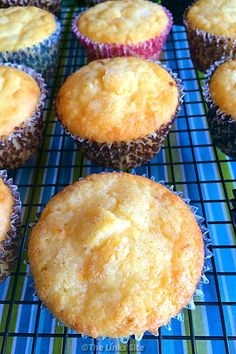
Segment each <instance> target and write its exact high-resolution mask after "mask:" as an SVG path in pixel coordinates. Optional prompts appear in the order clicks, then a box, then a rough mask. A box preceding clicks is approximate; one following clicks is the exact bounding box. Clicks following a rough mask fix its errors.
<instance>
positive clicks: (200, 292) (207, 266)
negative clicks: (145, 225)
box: [27, 171, 213, 345]
mask: <svg viewBox="0 0 236 354" xmlns="http://www.w3.org/2000/svg"><path fill="white" fill-rule="evenodd" d="M101 173H104V172H101ZM113 173H116V172H115V171H113ZM133 174H135V173H133ZM143 177H147V176H146V175H145V174H144V175H143ZM83 179H84V178H83V177H81V178H79V180H83ZM151 179H152V180H153V181H155V178H154V177H151ZM158 183H160V184H162V185H163V186H165V187H166V188H168V189H169V190H170V191H171V192H172V193H174V194H176V195H178V196H179V197H180V198H181V199H182V200H183V201H184V202H185V203H186V204H187V205H188V206H189V208H190V210H191V211H192V213H193V214H194V216H195V219H196V221H197V223H198V225H199V227H200V229H201V232H202V237H203V242H204V264H203V268H202V274H201V278H200V280H199V283H198V285H197V287H196V290H195V292H194V294H193V297H192V299H191V300H190V301H189V303H188V305H187V306H186V307H185V308H186V309H188V310H195V308H196V306H195V304H194V297H200V298H203V297H204V296H205V295H204V292H203V290H202V287H203V285H204V284H209V280H208V278H207V277H206V274H205V273H206V272H208V271H210V270H211V269H212V265H211V261H210V258H211V257H212V256H213V254H212V252H211V251H210V249H209V248H210V247H211V245H212V242H211V240H210V238H209V236H208V232H209V230H208V228H207V227H205V226H204V222H205V219H204V218H203V217H201V216H199V215H198V214H197V211H198V208H197V207H195V206H192V205H190V199H189V198H184V197H183V192H175V191H174V186H168V185H167V184H166V182H165V181H159V182H158ZM40 214H41V212H40V213H38V214H37V220H36V222H35V223H34V224H31V225H30V226H31V227H32V228H33V226H34V225H36V223H37V221H38V219H39V217H40ZM27 276H28V277H29V278H30V287H31V288H32V289H33V296H34V297H36V298H38V296H37V292H36V290H35V285H34V279H33V275H32V273H31V270H30V265H29V263H28V267H27ZM41 307H42V308H44V309H47V307H46V306H45V305H44V304H43V303H42V305H41ZM183 310H184V308H183V309H182V310H181V311H180V313H179V314H177V315H176V316H175V317H172V319H176V320H178V321H183V320H184V314H183ZM51 316H52V318H55V317H54V316H53V314H52V313H51ZM58 325H63V323H61V322H60V321H58ZM164 326H165V327H166V328H167V329H168V330H171V328H172V327H171V321H170V322H169V323H167V324H166V325H164ZM158 331H159V329H157V331H156V332H155V333H152V334H153V335H156V336H158ZM75 333H76V332H75ZM81 337H82V338H84V339H85V338H89V337H88V336H87V335H86V334H83V333H81ZM134 337H135V339H136V341H141V340H142V337H143V334H142V335H141V336H140V335H136V334H135V335H134ZM105 338H106V337H97V338H96V339H97V340H99V341H102V340H103V339H105ZM108 339H110V340H111V341H118V345H119V342H120V343H123V344H126V343H127V342H128V340H129V339H130V336H129V337H120V338H108ZM116 343H117V342H116Z"/></svg>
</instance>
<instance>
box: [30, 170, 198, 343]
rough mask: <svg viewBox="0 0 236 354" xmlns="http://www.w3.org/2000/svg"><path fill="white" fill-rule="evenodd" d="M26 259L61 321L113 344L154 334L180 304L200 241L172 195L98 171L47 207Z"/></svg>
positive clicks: (192, 286)
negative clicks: (115, 339)
mask: <svg viewBox="0 0 236 354" xmlns="http://www.w3.org/2000/svg"><path fill="white" fill-rule="evenodd" d="M58 220H60V224H58ZM29 261H30V266H31V271H32V273H33V277H34V281H35V287H36V291H37V294H38V295H39V297H40V298H41V300H42V301H43V302H44V304H45V305H46V306H47V307H48V308H49V309H50V310H51V311H52V313H53V314H54V315H55V316H56V317H57V318H58V319H59V320H60V321H62V322H63V323H64V324H66V325H67V326H69V327H71V328H73V329H74V330H76V331H77V332H79V333H84V334H86V335H89V336H92V337H98V336H105V337H111V338H117V337H127V336H129V335H131V334H137V335H141V334H142V333H143V332H145V331H150V332H155V333H156V332H157V329H158V328H159V327H160V326H162V325H164V324H166V323H167V322H168V321H169V320H170V319H171V318H172V317H174V316H176V315H177V314H178V313H179V312H180V310H181V309H182V308H183V307H184V306H186V305H187V304H188V302H189V301H190V299H191V298H192V296H193V294H194V292H195V290H196V287H197V285H198V282H199V280H200V277H201V273H202V269H203V262H204V245H203V237H202V233H201V230H200V227H199V226H198V223H197V221H196V219H195V217H194V215H193V214H192V212H191V210H190V208H189V206H188V205H186V204H185V203H184V201H183V200H182V199H181V198H180V197H178V196H177V195H176V194H174V193H173V192H171V191H170V190H169V189H167V188H166V187H164V186H162V185H161V184H159V183H156V182H154V181H152V180H149V179H147V178H145V177H141V176H135V175H130V174H126V173H105V174H100V175H91V176H89V177H87V178H86V179H84V180H81V181H78V182H76V183H74V184H73V185H71V186H68V187H66V188H65V189H64V190H63V191H62V192H61V193H59V194H58V195H56V196H55V197H54V198H53V199H52V200H51V201H50V202H49V203H48V205H47V206H46V208H45V210H44V211H43V213H42V215H41V217H40V219H39V221H38V223H37V224H36V226H35V227H34V229H33V231H32V233H31V235H30V240H29Z"/></svg>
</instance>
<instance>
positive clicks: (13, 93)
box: [0, 65, 40, 137]
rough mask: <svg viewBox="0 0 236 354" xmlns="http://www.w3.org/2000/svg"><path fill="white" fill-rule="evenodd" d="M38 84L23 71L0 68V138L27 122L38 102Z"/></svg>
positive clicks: (7, 67)
mask: <svg viewBox="0 0 236 354" xmlns="http://www.w3.org/2000/svg"><path fill="white" fill-rule="evenodd" d="M39 97H40V88H39V85H38V83H37V82H36V81H35V79H34V78H32V77H31V76H30V75H28V74H26V73H25V72H24V71H21V70H19V69H15V68H12V67H9V66H4V65H2V66H0V137H1V136H8V135H9V134H10V133H11V132H13V131H14V128H17V127H20V126H21V125H22V124H23V123H24V122H26V121H28V120H29V118H30V117H31V116H32V113H33V112H34V111H35V110H36V107H37V105H38V102H39Z"/></svg>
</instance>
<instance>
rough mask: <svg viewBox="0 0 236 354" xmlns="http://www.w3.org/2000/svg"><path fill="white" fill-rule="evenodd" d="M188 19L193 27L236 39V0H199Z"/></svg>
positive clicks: (188, 13)
mask: <svg viewBox="0 0 236 354" xmlns="http://www.w3.org/2000/svg"><path fill="white" fill-rule="evenodd" d="M187 20H188V22H189V23H190V24H191V26H192V27H193V28H198V29H200V30H203V31H205V32H209V33H210V34H215V35H217V36H227V37H232V38H233V39H236V0H198V1H197V2H196V3H195V4H193V5H192V6H191V8H190V10H189V11H188V12H187Z"/></svg>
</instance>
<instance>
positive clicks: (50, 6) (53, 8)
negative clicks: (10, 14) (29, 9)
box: [0, 0, 61, 17]
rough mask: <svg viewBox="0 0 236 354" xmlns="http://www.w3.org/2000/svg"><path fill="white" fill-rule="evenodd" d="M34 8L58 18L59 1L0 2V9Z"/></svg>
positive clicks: (0, 0)
mask: <svg viewBox="0 0 236 354" xmlns="http://www.w3.org/2000/svg"><path fill="white" fill-rule="evenodd" d="M10 6H36V7H40V8H41V9H44V10H47V11H49V12H52V13H54V14H55V15H56V16H58V17H59V16H60V10H61V0H0V7H10Z"/></svg>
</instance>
